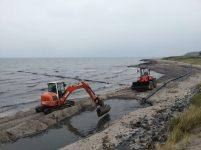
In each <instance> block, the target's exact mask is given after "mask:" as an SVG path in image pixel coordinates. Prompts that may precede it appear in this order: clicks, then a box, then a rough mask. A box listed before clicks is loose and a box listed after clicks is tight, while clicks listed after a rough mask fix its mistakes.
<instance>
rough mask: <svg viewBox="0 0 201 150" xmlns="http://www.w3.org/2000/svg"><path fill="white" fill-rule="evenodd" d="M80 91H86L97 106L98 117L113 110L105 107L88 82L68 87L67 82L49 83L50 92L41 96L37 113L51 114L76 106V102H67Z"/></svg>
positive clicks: (107, 106)
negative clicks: (72, 94) (71, 95)
mask: <svg viewBox="0 0 201 150" xmlns="http://www.w3.org/2000/svg"><path fill="white" fill-rule="evenodd" d="M78 89H85V91H86V92H87V93H88V94H89V96H90V97H91V99H92V101H93V102H94V103H95V104H96V107H97V109H96V111H97V115H98V117H100V116H102V115H104V114H106V113H108V112H109V111H110V109H111V107H110V106H109V105H105V104H104V102H103V101H102V100H100V99H99V97H98V96H96V94H95V93H94V92H93V90H92V89H91V87H90V86H89V84H88V83H86V82H81V83H79V84H77V85H71V86H68V87H66V84H65V82H50V83H48V92H45V93H43V94H42V95H41V105H40V106H37V107H36V108H35V110H36V112H37V113H38V112H44V113H45V114H49V113H51V112H52V111H55V110H58V109H63V108H66V107H70V106H72V105H74V104H75V103H74V101H70V100H67V99H68V96H69V95H70V94H71V93H72V92H74V91H75V90H78Z"/></svg>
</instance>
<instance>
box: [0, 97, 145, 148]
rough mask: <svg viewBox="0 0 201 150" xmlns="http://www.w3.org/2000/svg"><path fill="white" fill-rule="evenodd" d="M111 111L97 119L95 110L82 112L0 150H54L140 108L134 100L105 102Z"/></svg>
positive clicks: (103, 127) (0, 146)
mask: <svg viewBox="0 0 201 150" xmlns="http://www.w3.org/2000/svg"><path fill="white" fill-rule="evenodd" d="M106 104H109V105H110V106H111V107H112V109H111V111H110V113H109V114H108V115H105V116H104V117H102V118H98V117H97V115H96V111H95V110H88V111H84V112H82V113H80V114H78V115H75V116H73V117H71V118H69V119H66V120H64V121H62V122H60V123H59V124H57V125H56V126H54V127H53V128H51V129H49V130H48V131H46V132H44V133H41V134H39V135H37V136H34V137H27V138H23V139H19V140H18V141H16V142H14V143H8V144H4V145H0V149H6V150H9V149H16V148H17V149H21V150H26V149H29V150H32V149H33V150H34V149H36V148H37V149H38V150H40V149H41V150H42V149H48V150H55V149H58V148H61V147H63V146H65V145H67V144H70V143H73V142H75V141H77V140H79V139H81V138H84V137H86V136H89V135H91V134H94V133H95V132H99V131H101V130H103V129H105V128H106V127H107V126H108V124H109V123H111V122H112V121H114V120H116V119H118V118H120V117H122V116H123V115H125V114H127V113H129V112H131V111H134V110H137V109H139V108H142V107H144V106H141V105H140V104H139V102H138V101H136V100H119V99H112V100H107V101H106Z"/></svg>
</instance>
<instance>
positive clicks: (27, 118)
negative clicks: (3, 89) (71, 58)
mask: <svg viewBox="0 0 201 150" xmlns="http://www.w3.org/2000/svg"><path fill="white" fill-rule="evenodd" d="M142 65H143V66H147V67H149V68H150V69H152V70H154V71H156V72H158V73H163V74H165V75H164V76H163V77H162V78H160V79H159V84H161V83H163V82H164V81H166V80H168V79H170V78H173V77H176V76H178V75H180V74H182V73H184V72H187V71H191V72H192V73H195V72H196V71H197V69H195V68H191V67H186V66H185V65H175V66H174V67H172V66H173V65H172V64H170V63H167V62H160V63H158V62H156V61H151V62H150V63H147V64H141V65H139V66H142ZM147 94H148V92H146V93H136V92H133V91H132V90H131V89H130V88H129V87H127V88H124V89H121V90H118V91H115V92H110V93H106V94H104V95H100V97H101V98H102V99H104V100H107V99H111V98H120V99H130V100H132V99H140V98H141V97H145V96H146V95H147ZM92 107H93V105H92V103H91V101H90V100H89V99H88V98H84V99H82V100H81V101H78V102H77V104H76V106H73V107H70V108H67V109H63V110H59V111H56V112H53V113H51V114H48V115H44V114H43V113H39V114H36V113H35V111H34V109H31V110H29V111H26V112H18V113H17V114H16V115H14V116H10V117H4V118H0V142H1V143H4V142H8V141H13V140H17V139H19V138H22V137H26V136H30V135H34V134H37V133H40V132H42V131H44V130H47V129H48V128H49V127H51V126H53V125H54V124H56V123H57V122H59V121H61V120H63V119H65V118H68V117H71V116H73V115H75V114H77V113H79V112H80V111H82V109H88V108H92ZM149 109H152V107H150V108H147V109H144V108H143V109H140V110H139V111H140V112H143V113H145V112H147V111H148V110H149ZM148 112H150V111H148ZM143 113H142V114H143ZM120 121H121V122H122V121H123V119H121V120H120ZM119 131H121V130H119ZM127 132H128V131H127Z"/></svg>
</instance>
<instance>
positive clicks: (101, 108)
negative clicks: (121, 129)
mask: <svg viewBox="0 0 201 150" xmlns="http://www.w3.org/2000/svg"><path fill="white" fill-rule="evenodd" d="M78 89H84V90H85V91H86V92H87V93H88V94H89V96H90V97H91V99H92V101H93V102H94V103H95V104H96V107H97V110H96V111H97V115H98V116H99V117H100V116H102V115H104V114H106V113H107V112H109V111H110V109H111V107H110V106H109V105H105V104H104V102H103V101H102V100H100V99H99V97H98V96H96V94H95V93H94V91H93V90H92V89H91V87H90V86H89V85H88V83H86V82H81V83H79V84H77V85H72V86H69V87H67V88H66V90H65V93H64V95H63V97H62V101H63V102H67V99H68V97H69V95H70V94H71V93H72V92H74V91H75V90H78Z"/></svg>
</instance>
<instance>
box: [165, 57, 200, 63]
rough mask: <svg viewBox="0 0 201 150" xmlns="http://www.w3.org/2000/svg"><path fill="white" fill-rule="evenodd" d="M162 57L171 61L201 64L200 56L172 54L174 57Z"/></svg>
mask: <svg viewBox="0 0 201 150" xmlns="http://www.w3.org/2000/svg"><path fill="white" fill-rule="evenodd" d="M162 59H163V60H171V61H180V62H184V63H189V64H193V65H201V57H200V56H172V57H165V58H162Z"/></svg>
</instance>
